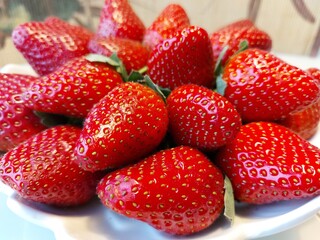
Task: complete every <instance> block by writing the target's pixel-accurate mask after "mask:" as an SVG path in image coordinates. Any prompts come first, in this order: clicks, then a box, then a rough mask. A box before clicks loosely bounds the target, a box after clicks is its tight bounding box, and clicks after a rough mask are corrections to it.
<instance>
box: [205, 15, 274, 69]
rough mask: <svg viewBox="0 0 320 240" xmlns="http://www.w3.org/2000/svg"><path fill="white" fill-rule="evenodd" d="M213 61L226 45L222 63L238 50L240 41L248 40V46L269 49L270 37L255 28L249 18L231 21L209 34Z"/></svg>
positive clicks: (270, 44) (270, 45)
mask: <svg viewBox="0 0 320 240" xmlns="http://www.w3.org/2000/svg"><path fill="white" fill-rule="evenodd" d="M210 40H211V43H212V49H213V56H214V61H215V62H217V60H218V57H219V55H220V53H221V51H222V49H223V48H224V47H226V46H228V50H227V51H226V53H225V54H224V57H223V59H222V64H223V65H224V63H225V62H226V61H227V60H228V59H229V58H230V57H231V56H232V55H233V54H234V53H236V52H237V51H238V50H239V45H240V43H241V42H242V41H244V40H246V41H247V42H248V47H249V48H259V49H263V50H266V51H269V50H270V49H271V47H272V40H271V37H270V36H269V35H268V34H267V33H266V32H264V31H262V30H260V29H259V28H257V27H256V26H255V25H254V24H253V23H252V22H251V21H250V20H249V19H245V20H240V21H236V22H233V23H231V24H229V25H227V26H224V27H223V28H221V29H219V30H217V31H215V32H213V33H212V34H211V35H210Z"/></svg>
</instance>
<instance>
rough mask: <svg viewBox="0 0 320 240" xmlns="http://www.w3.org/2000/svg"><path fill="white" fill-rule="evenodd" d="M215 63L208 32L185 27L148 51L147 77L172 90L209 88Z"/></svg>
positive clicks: (198, 28) (194, 27) (197, 28)
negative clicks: (185, 85) (188, 87)
mask: <svg viewBox="0 0 320 240" xmlns="http://www.w3.org/2000/svg"><path fill="white" fill-rule="evenodd" d="M213 73H214V63H213V55H212V48H211V43H210V40H209V36H208V33H207V32H206V31H205V30H204V29H202V28H200V27H196V26H190V27H187V28H184V29H183V30H182V31H180V32H178V33H177V34H176V35H175V36H174V37H172V38H169V39H166V40H164V41H162V42H161V43H160V44H159V45H158V46H157V47H156V48H154V50H153V51H152V52H151V55H150V59H149V61H148V74H149V75H150V77H151V79H152V80H153V81H154V82H155V83H156V84H158V85H159V86H161V87H165V88H170V89H172V90H173V89H174V88H176V87H178V86H180V85H183V84H187V83H194V84H198V85H203V86H206V87H211V86H212V84H213Z"/></svg>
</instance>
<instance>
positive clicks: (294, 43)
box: [0, 0, 320, 67]
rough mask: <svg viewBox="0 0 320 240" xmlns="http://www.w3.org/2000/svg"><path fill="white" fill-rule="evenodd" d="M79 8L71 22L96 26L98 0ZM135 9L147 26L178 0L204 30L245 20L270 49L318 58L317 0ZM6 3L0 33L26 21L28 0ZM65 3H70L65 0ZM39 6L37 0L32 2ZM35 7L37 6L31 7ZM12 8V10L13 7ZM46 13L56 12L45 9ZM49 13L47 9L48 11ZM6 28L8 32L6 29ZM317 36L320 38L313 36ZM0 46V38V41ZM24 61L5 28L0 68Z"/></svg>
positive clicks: (147, 1)
mask: <svg viewBox="0 0 320 240" xmlns="http://www.w3.org/2000/svg"><path fill="white" fill-rule="evenodd" d="M53 1H55V3H56V4H62V5H63V4H66V2H67V1H62V0H38V2H41V3H42V5H43V4H44V2H45V4H47V5H48V4H51V3H50V2H53ZM74 1H78V2H79V4H80V8H79V6H78V8H77V9H76V10H75V11H74V12H72V13H71V14H70V16H69V18H68V20H69V21H70V22H73V23H79V24H84V25H87V26H90V27H92V28H93V29H95V28H96V25H97V22H98V16H99V11H100V8H101V6H102V5H103V2H104V1H103V0H74ZM129 1H130V3H131V4H132V6H133V8H134V10H135V11H136V12H137V14H138V15H139V16H140V18H141V19H142V20H143V21H144V22H145V25H146V26H149V25H150V24H151V22H152V21H153V20H154V19H155V18H156V16H157V15H158V14H159V13H160V12H161V11H162V10H163V9H164V8H165V6H166V5H168V4H169V3H179V4H181V5H182V6H183V7H184V8H185V10H186V12H187V13H188V15H189V17H190V20H191V23H192V24H194V25H199V26H201V27H203V28H205V29H206V30H207V31H208V32H209V33H211V32H213V31H214V30H216V29H218V28H219V27H221V26H223V25H225V24H228V23H230V22H232V21H235V20H238V19H243V18H250V19H252V20H253V21H254V22H255V23H256V25H257V26H258V27H260V28H261V29H263V30H265V31H266V32H268V33H269V34H270V36H271V37H272V39H273V51H275V52H283V53H290V54H299V55H309V56H319V55H320V54H319V51H318V50H319V45H320V30H319V29H320V14H319V13H320V1H319V0H197V1H195V0H176V1H169V0H129ZM8 2H11V4H12V3H13V2H14V0H0V32H1V29H3V28H6V29H7V28H8V27H7V26H12V27H14V25H16V24H18V23H20V22H24V21H29V20H31V18H32V17H31V16H30V14H28V11H26V7H25V6H24V5H25V4H27V2H33V4H34V2H37V0H33V1H31V0H29V1H24V3H23V4H21V2H23V1H22V0H20V3H19V1H18V0H17V2H18V3H17V4H18V6H19V7H17V8H12V6H11V8H10V9H9V8H8V6H6V4H7V5H8ZM68 2H69V1H68ZM37 5H39V6H40V4H37ZM35 7H36V6H35ZM8 9H9V10H8ZM12 9H14V12H13V10H12ZM48 12H50V14H57V15H59V14H61V12H60V13H59V12H54V11H49V10H48ZM48 14H49V13H48ZM6 31H7V30H6ZM318 35H319V36H318ZM0 46H1V42H0ZM12 62H14V63H20V62H24V60H23V58H22V57H21V56H20V54H19V53H17V51H16V50H15V49H14V47H13V45H12V43H11V40H10V34H9V33H8V31H7V32H6V37H5V41H4V44H3V45H2V47H1V48H0V67H1V66H2V65H4V64H6V63H12Z"/></svg>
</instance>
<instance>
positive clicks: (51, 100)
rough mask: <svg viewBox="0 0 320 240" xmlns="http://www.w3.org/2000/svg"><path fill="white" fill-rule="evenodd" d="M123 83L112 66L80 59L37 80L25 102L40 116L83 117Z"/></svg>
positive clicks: (74, 59)
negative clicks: (43, 113)
mask: <svg viewBox="0 0 320 240" xmlns="http://www.w3.org/2000/svg"><path fill="white" fill-rule="evenodd" d="M122 82H123V80H122V78H121V76H120V74H119V73H117V72H116V70H114V69H113V68H112V67H111V66H109V65H107V64H105V63H101V62H91V61H88V60H87V59H86V58H85V57H84V56H82V57H77V58H73V59H72V60H70V61H69V62H67V63H66V64H64V65H63V66H61V67H60V68H59V69H57V70H56V71H55V72H53V73H51V74H48V75H46V76H43V77H40V78H39V79H38V80H37V81H35V82H34V83H33V84H31V86H30V88H28V89H27V91H26V92H25V94H24V98H25V99H26V105H27V106H28V107H29V108H31V109H34V110H37V111H40V112H48V113H55V114H62V115H67V116H74V117H85V116H86V115H87V114H88V112H89V111H90V109H91V108H92V106H93V105H94V104H95V103H97V102H98V101H99V100H100V99H101V98H102V97H104V96H105V95H106V94H107V93H108V92H109V91H110V90H111V89H113V88H114V87H115V86H117V85H118V84H120V83H122Z"/></svg>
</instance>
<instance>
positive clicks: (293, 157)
mask: <svg viewBox="0 0 320 240" xmlns="http://www.w3.org/2000/svg"><path fill="white" fill-rule="evenodd" d="M215 162H216V163H217V165H218V166H219V167H220V168H221V169H222V170H223V171H224V172H225V174H226V175H227V176H228V177H229V179H230V180H231V183H232V186H233V190H234V196H235V198H236V199H238V200H239V201H243V202H248V203H253V204H266V203H271V202H275V201H280V200H289V199H300V198H304V197H312V196H316V195H319V194H320V181H319V179H320V149H318V148H317V147H315V146H313V145H311V144H310V143H309V142H307V141H306V140H304V139H302V138H300V137H299V136H298V135H296V134H295V133H293V132H291V131H290V130H288V129H287V128H285V127H283V126H280V125H277V124H275V123H267V122H253V123H249V124H247V125H244V126H242V127H241V129H240V132H239V134H238V135H237V137H236V139H234V140H233V141H232V142H230V143H228V144H227V145H225V146H224V147H222V148H220V149H219V153H218V154H217V156H216V159H215Z"/></svg>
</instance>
